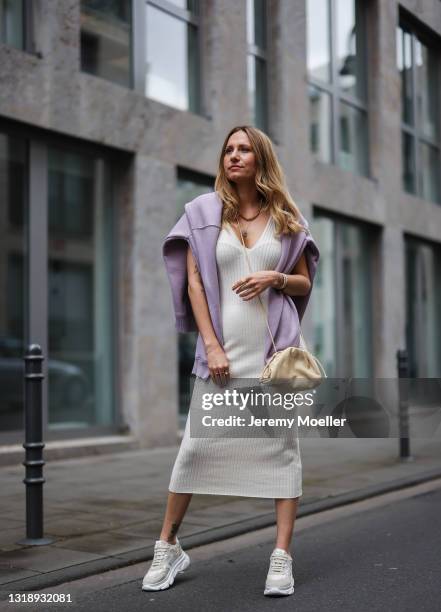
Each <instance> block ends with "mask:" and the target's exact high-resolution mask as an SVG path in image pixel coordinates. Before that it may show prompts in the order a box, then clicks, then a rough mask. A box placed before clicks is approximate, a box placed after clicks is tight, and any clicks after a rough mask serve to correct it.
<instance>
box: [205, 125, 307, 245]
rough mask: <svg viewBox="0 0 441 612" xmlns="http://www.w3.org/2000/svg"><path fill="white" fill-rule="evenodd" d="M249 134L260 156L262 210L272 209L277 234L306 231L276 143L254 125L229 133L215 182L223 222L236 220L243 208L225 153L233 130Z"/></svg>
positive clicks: (259, 183) (258, 173)
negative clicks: (229, 176)
mask: <svg viewBox="0 0 441 612" xmlns="http://www.w3.org/2000/svg"><path fill="white" fill-rule="evenodd" d="M241 130H242V131H243V132H245V134H246V135H247V136H248V138H249V141H250V144H251V148H252V150H253V151H254V154H255V157H256V189H257V191H258V193H259V194H260V197H261V201H262V210H268V209H269V210H270V214H271V215H272V216H273V218H274V222H275V228H276V234H277V235H280V234H289V233H296V232H299V231H302V230H303V229H304V225H303V224H302V222H301V213H300V210H299V209H298V207H297V205H296V204H295V202H294V200H293V199H292V197H291V196H290V194H289V191H288V189H287V187H286V181H285V176H284V173H283V170H282V167H281V165H280V164H279V161H278V159H277V156H276V153H275V151H274V148H273V144H272V142H271V140H270V139H269V138H268V136H267V135H266V134H265V133H264V132H262V131H261V130H259V129H258V128H255V127H253V126H250V125H240V126H236V127H234V128H232V129H231V130H230V131H229V133H228V134H227V137H226V138H225V141H224V144H223V145H222V150H221V153H220V157H219V168H218V172H217V176H216V181H215V183H214V189H215V191H217V193H218V195H219V197H220V199H221V200H222V203H223V209H222V223H223V224H224V223H233V222H235V221H236V213H237V210H238V209H239V197H238V195H237V192H236V188H235V185H234V183H233V182H232V181H230V180H229V179H228V178H227V176H226V174H225V170H224V156H225V149H226V148H227V144H228V140H229V138H230V136H231V135H232V134H234V133H235V132H239V131H241Z"/></svg>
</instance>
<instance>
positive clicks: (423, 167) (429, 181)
mask: <svg viewBox="0 0 441 612" xmlns="http://www.w3.org/2000/svg"><path fill="white" fill-rule="evenodd" d="M419 158H420V193H421V196H422V197H423V198H424V199H425V200H431V201H432V202H440V184H439V179H440V159H439V149H438V148H437V147H432V146H430V145H428V144H425V143H424V142H420V156H419Z"/></svg>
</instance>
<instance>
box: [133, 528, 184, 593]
mask: <svg viewBox="0 0 441 612" xmlns="http://www.w3.org/2000/svg"><path fill="white" fill-rule="evenodd" d="M189 565H190V557H189V556H188V555H187V553H186V552H184V551H183V550H182V547H181V545H180V543H179V540H178V538H176V544H169V543H168V542H166V541H165V540H156V543H155V554H154V557H153V561H152V564H151V566H150V568H149V571H148V572H147V574H146V575H145V576H144V578H143V581H142V590H143V591H162V590H163V589H168V587H169V586H171V585H172V584H173V582H174V581H175V577H176V574H178V573H181V572H183V571H184V570H186V569H187V567H188V566H189Z"/></svg>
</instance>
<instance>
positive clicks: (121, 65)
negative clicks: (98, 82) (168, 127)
mask: <svg viewBox="0 0 441 612" xmlns="http://www.w3.org/2000/svg"><path fill="white" fill-rule="evenodd" d="M131 5H132V3H131V2H127V1H126V0H81V70H83V71H84V72H88V73H90V74H94V75H96V76H99V77H102V78H103V79H108V80H109V81H113V82H114V83H118V84H119V85H123V86H124V87H131V86H132V62H131V47H132V14H131Z"/></svg>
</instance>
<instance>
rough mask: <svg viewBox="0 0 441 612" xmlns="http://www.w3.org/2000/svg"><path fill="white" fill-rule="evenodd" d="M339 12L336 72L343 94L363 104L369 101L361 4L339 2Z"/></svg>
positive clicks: (351, 0) (342, 0)
mask: <svg viewBox="0 0 441 612" xmlns="http://www.w3.org/2000/svg"><path fill="white" fill-rule="evenodd" d="M335 8H336V40H335V43H336V53H337V57H336V69H337V74H338V79H339V86H340V88H341V90H342V92H345V93H347V94H351V95H353V96H355V97H357V98H360V99H361V100H364V99H365V97H366V91H365V85H366V79H365V66H366V64H365V61H364V40H363V36H364V29H363V26H364V24H363V19H362V16H361V15H358V14H357V12H358V11H359V8H360V3H358V2H354V0H338V2H337V3H336V4H335Z"/></svg>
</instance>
